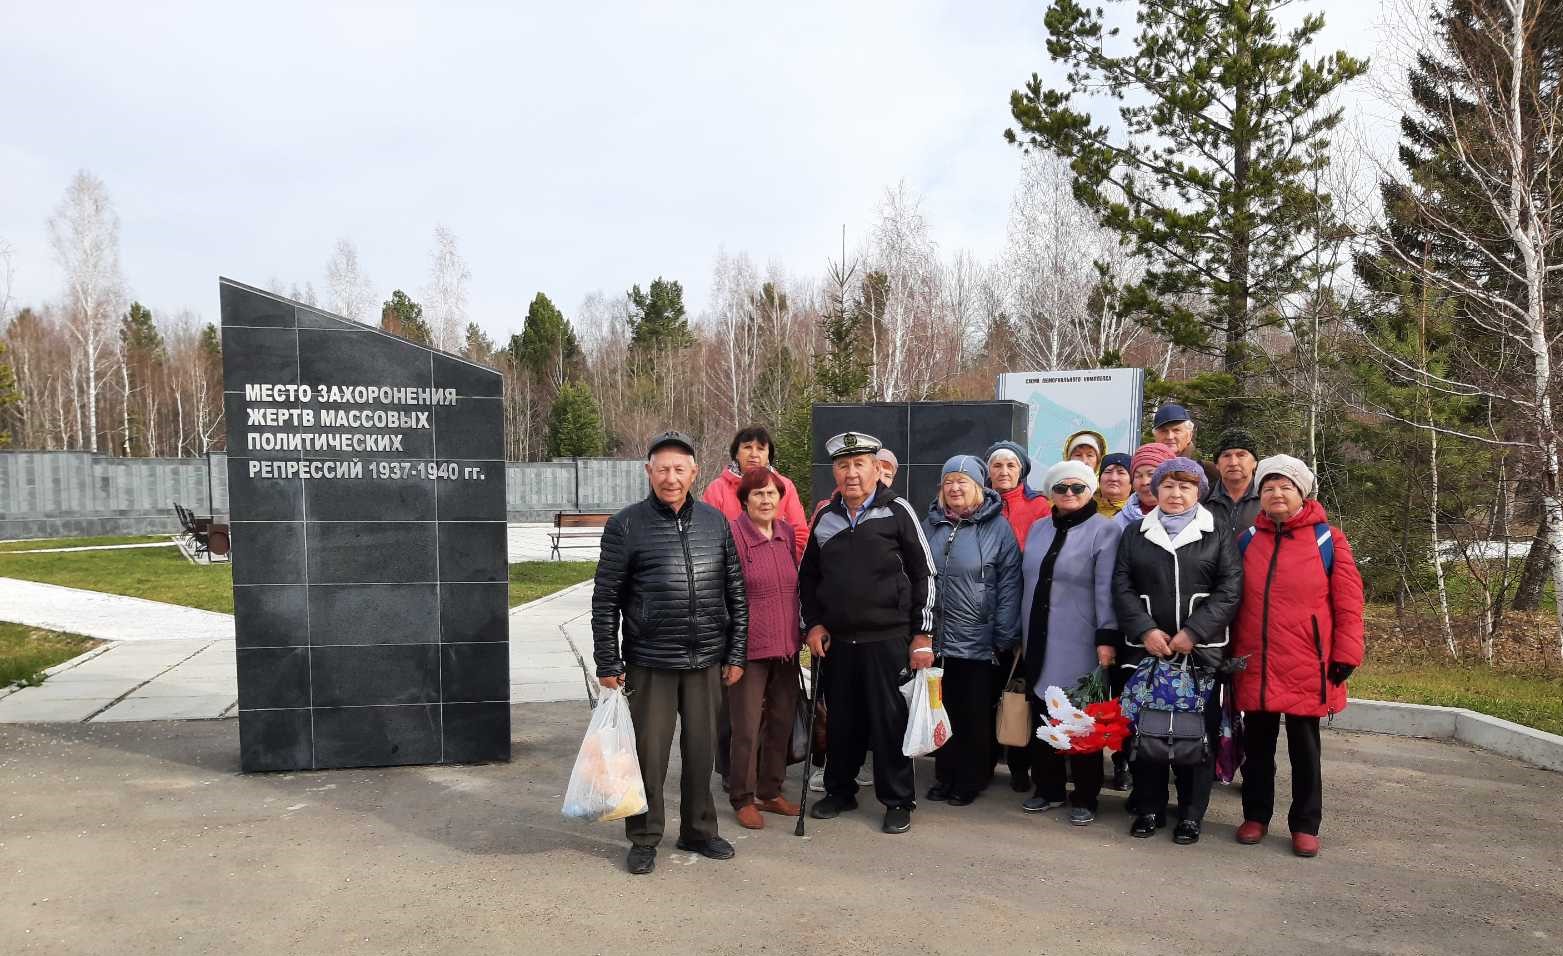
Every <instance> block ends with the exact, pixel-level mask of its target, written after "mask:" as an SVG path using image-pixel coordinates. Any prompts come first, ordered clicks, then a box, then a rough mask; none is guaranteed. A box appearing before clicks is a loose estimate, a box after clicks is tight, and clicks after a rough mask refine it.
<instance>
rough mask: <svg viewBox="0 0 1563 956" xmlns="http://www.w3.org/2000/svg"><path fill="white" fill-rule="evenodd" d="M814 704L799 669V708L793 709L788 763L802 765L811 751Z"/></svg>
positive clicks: (788, 743) (788, 744) (788, 745)
mask: <svg viewBox="0 0 1563 956" xmlns="http://www.w3.org/2000/svg"><path fill="white" fill-rule="evenodd" d="M813 706H814V702H813V701H812V700H809V695H808V693H807V692H806V690H805V689H804V686H803V669H802V668H799V669H798V706H797V707H794V708H793V715H792V736H791V737H790V738H789V739H788V741H787V763H788V764H789V765H791V764H795V763H802V762H803V758H804V757H805V756H806V755H807V754H808V749H809V708H810V707H813Z"/></svg>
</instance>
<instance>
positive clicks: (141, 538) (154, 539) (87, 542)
mask: <svg viewBox="0 0 1563 956" xmlns="http://www.w3.org/2000/svg"><path fill="white" fill-rule="evenodd" d="M169 538H170V535H166V534H120V535H105V536H102V537H97V538H40V539H38V540H36V541H5V542H0V553H3V552H6V551H30V550H33V549H35V548H90V547H94V546H97V545H105V544H166V543H168V540H169Z"/></svg>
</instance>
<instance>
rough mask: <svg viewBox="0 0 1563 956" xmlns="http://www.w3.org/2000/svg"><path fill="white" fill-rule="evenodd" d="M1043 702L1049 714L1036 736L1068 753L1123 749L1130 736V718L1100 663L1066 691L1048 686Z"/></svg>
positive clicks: (1076, 754) (1080, 754)
mask: <svg viewBox="0 0 1563 956" xmlns="http://www.w3.org/2000/svg"><path fill="white" fill-rule="evenodd" d="M1042 702H1043V703H1044V704H1045V705H1046V706H1047V715H1046V716H1045V717H1043V719H1042V726H1040V727H1038V728H1037V739H1038V740H1041V741H1044V742H1046V743H1047V744H1048V746H1050V747H1052V748H1053V749H1054V750H1057V751H1060V752H1062V753H1064V754H1067V755H1069V756H1084V755H1086V754H1094V753H1101V752H1102V750H1104V749H1106V750H1115V751H1116V750H1122V749H1123V745H1124V743H1125V742H1126V741H1127V740H1128V739H1129V719H1128V718H1127V717H1125V716H1124V715H1123V709H1122V708H1121V707H1120V706H1119V705H1118V701H1117V699H1116V698H1114V697H1113V696H1112V693H1111V692H1110V691H1109V690H1108V685H1107V671H1106V670H1105V669H1104V668H1100V667H1098V668H1097V669H1096V670H1094V671H1092V672H1091V673H1089V674H1087V675H1086V676H1085V677H1084V678H1083V679H1082V680H1081V681H1080V683H1079V684H1077V685H1076V686H1075V688H1074V690H1072V691H1070V692H1068V693H1065V692H1064V691H1063V690H1062V689H1061V688H1058V687H1049V688H1048V689H1047V693H1045V694H1044V695H1043V698H1042Z"/></svg>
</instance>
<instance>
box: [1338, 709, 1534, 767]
mask: <svg viewBox="0 0 1563 956" xmlns="http://www.w3.org/2000/svg"><path fill="white" fill-rule="evenodd" d="M1349 703H1350V706H1348V707H1347V708H1346V709H1345V710H1343V711H1341V712H1340V713H1339V714H1336V715H1335V718H1334V720H1333V721H1332V722H1331V723H1330V726H1331V727H1332V728H1333V729H1335V730H1353V731H1360V732H1362V733H1370V734H1390V735H1392V736H1396V737H1433V738H1437V739H1441V740H1456V741H1459V742H1460V743H1463V744H1467V745H1469V746H1472V747H1477V748H1480V749H1482V750H1490V751H1492V752H1493V753H1497V754H1502V755H1503V756H1505V757H1513V758H1514V759H1516V760H1523V761H1524V762H1526V763H1528V764H1532V765H1534V766H1537V767H1542V768H1544V769H1546V770H1556V771H1560V772H1563V736H1559V735H1557V734H1549V733H1547V732H1546V731H1545V730H1537V729H1536V728H1534V727H1526V726H1524V725H1523V724H1516V723H1514V722H1513V721H1512V720H1504V719H1502V718H1500V717H1491V716H1488V715H1487V714H1478V713H1477V712H1475V711H1473V710H1466V709H1465V708H1463V707H1435V706H1433V705H1431V704H1402V703H1397V702H1394V701H1387V700H1358V699H1357V698H1352V699H1351V701H1350V702H1349Z"/></svg>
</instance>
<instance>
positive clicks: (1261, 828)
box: [1237, 820, 1270, 846]
mask: <svg viewBox="0 0 1563 956" xmlns="http://www.w3.org/2000/svg"><path fill="white" fill-rule="evenodd" d="M1269 831H1270V827H1269V826H1268V825H1267V824H1263V823H1260V822H1259V821H1258V820H1244V821H1243V825H1242V826H1240V827H1238V828H1237V842H1239V843H1241V844H1243V845H1244V846H1253V845H1254V844H1255V843H1258V842H1259V841H1260V840H1263V839H1264V838H1265V834H1266V833H1268V832H1269Z"/></svg>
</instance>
